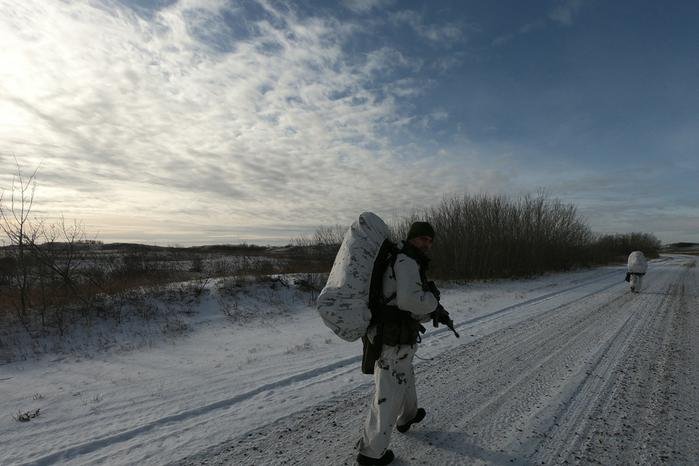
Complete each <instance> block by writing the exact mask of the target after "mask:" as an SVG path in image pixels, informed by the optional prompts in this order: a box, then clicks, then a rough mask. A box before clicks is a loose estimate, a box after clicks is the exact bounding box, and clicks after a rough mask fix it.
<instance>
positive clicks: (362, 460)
mask: <svg viewBox="0 0 699 466" xmlns="http://www.w3.org/2000/svg"><path fill="white" fill-rule="evenodd" d="M395 457H396V456H395V455H394V454H393V452H392V451H391V450H386V453H384V454H383V456H382V457H381V458H371V457H369V456H364V455H362V454H361V453H360V454H358V455H357V463H359V464H362V465H365V464H370V465H384V464H390V463H391V461H393V458H395Z"/></svg>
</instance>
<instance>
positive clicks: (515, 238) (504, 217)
mask: <svg viewBox="0 0 699 466" xmlns="http://www.w3.org/2000/svg"><path fill="white" fill-rule="evenodd" d="M422 219H424V220H426V221H429V222H430V223H431V224H432V225H433V226H434V228H435V231H436V238H435V246H434V249H433V251H432V256H433V258H434V264H435V268H434V272H433V275H434V276H436V277H438V278H448V279H464V278H496V277H510V276H522V275H531V274H537V273H542V272H544V271H547V270H567V269H569V268H570V267H572V266H574V265H576V264H579V263H580V262H581V260H583V258H584V257H585V253H586V247H587V245H588V243H589V239H590V237H591V233H590V230H589V227H588V226H587V225H586V224H585V223H584V222H583V221H582V220H581V219H580V218H579V217H578V216H577V212H576V209H575V206H573V205H572V204H565V203H563V202H561V201H560V200H558V199H550V198H549V197H548V196H547V195H546V194H545V193H539V194H538V195H537V196H536V197H532V196H524V197H521V198H518V199H511V198H508V197H505V196H489V195H479V196H463V197H457V198H450V199H445V200H443V201H442V203H441V204H440V205H439V206H437V207H434V208H431V209H428V210H427V211H426V212H424V214H423V215H422ZM414 220H417V218H415V217H412V218H408V219H405V220H404V221H402V222H401V223H398V225H397V228H396V230H397V234H398V235H400V236H402V237H404V236H405V234H406V233H407V229H408V226H409V225H410V223H411V222H412V221H414Z"/></svg>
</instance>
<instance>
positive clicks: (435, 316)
mask: <svg viewBox="0 0 699 466" xmlns="http://www.w3.org/2000/svg"><path fill="white" fill-rule="evenodd" d="M431 315H432V325H433V326H435V327H438V326H439V324H444V325H447V326H453V325H454V323H453V321H452V320H451V317H450V316H449V313H448V312H447V310H446V309H444V307H443V306H442V305H441V304H440V305H439V306H437V309H435V310H434V311H432V314H431Z"/></svg>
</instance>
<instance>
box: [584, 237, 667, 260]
mask: <svg viewBox="0 0 699 466" xmlns="http://www.w3.org/2000/svg"><path fill="white" fill-rule="evenodd" d="M660 248H661V243H660V240H659V239H658V238H657V237H655V235H652V234H649V233H626V234H616V235H600V236H598V237H597V238H595V240H594V241H593V242H592V244H591V246H590V261H591V262H592V263H595V264H600V263H607V262H610V261H615V260H616V261H625V260H626V258H627V257H628V255H629V254H630V253H631V252H633V251H643V254H645V255H646V257H648V258H651V259H654V258H657V257H658V256H659V253H660Z"/></svg>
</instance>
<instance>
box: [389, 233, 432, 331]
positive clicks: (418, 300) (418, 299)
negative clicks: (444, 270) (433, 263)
mask: <svg viewBox="0 0 699 466" xmlns="http://www.w3.org/2000/svg"><path fill="white" fill-rule="evenodd" d="M398 247H400V248H402V247H403V244H399V245H398ZM394 272H395V275H394ZM394 293H395V295H396V296H395V298H393V299H392V300H390V301H389V302H388V303H387V304H388V305H389V306H396V307H398V309H400V310H402V311H408V312H410V313H411V314H412V315H413V318H414V319H415V320H417V321H420V322H427V321H428V320H430V317H429V314H430V313H431V312H433V311H434V310H435V309H437V305H438V304H439V302H438V301H437V298H435V296H434V295H433V294H432V292H431V291H425V290H424V289H423V287H422V279H421V278H420V266H419V265H418V263H417V261H416V260H415V259H413V258H412V257H410V256H408V255H406V254H404V253H399V254H398V256H397V257H396V262H395V264H394V265H393V267H390V266H389V267H388V269H387V270H386V272H385V273H384V276H383V295H384V297H385V298H389V297H390V296H392V295H393V294H394Z"/></svg>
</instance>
